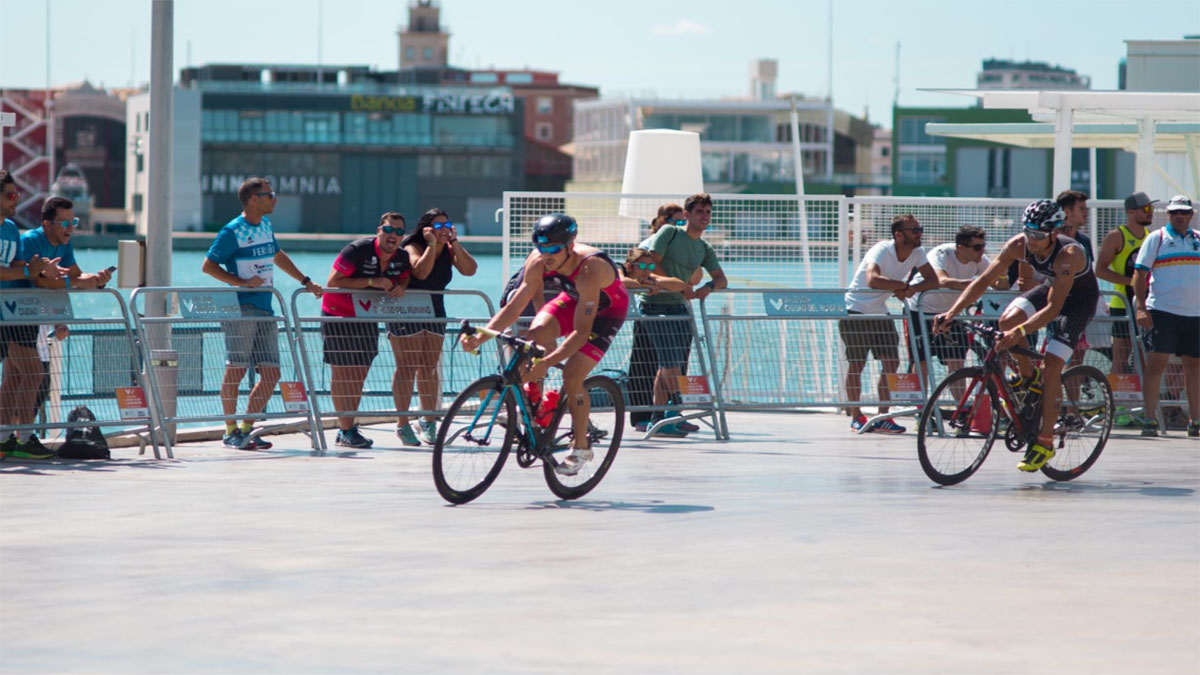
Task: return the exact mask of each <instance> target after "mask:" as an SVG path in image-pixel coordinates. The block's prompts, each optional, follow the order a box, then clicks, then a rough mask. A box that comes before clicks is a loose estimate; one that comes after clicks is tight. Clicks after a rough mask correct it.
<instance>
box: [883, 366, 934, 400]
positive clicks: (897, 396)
mask: <svg viewBox="0 0 1200 675" xmlns="http://www.w3.org/2000/svg"><path fill="white" fill-rule="evenodd" d="M885 376H886V377H887V383H888V392H889V393H890V394H891V397H892V400H893V401H916V402H917V403H922V402H924V401H925V394H924V392H922V391H921V379H920V378H919V377H918V376H917V374H916V373H887V374H886V375H885Z"/></svg>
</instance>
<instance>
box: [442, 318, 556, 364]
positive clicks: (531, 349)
mask: <svg viewBox="0 0 1200 675" xmlns="http://www.w3.org/2000/svg"><path fill="white" fill-rule="evenodd" d="M475 333H483V334H484V335H486V336H488V337H489V338H495V339H497V340H499V341H501V342H503V343H504V344H506V345H508V346H509V347H512V348H513V349H516V350H519V351H521V352H523V353H525V354H530V355H532V356H533V357H534V358H535V359H537V358H541V357H543V356H545V355H546V350H544V349H542V348H541V346H539V345H538V344H537V343H536V342H530V341H529V340H523V339H521V338H519V337H516V336H515V335H513V334H511V333H502V332H500V331H498V330H492V329H491V328H488V327H487V326H472V325H471V324H470V323H469V322H468V321H467V320H466V319H463V320H462V323H461V324H459V327H458V335H459V337H461V336H463V335H474V334H475ZM471 353H472V354H478V353H479V350H478V349H473V350H471Z"/></svg>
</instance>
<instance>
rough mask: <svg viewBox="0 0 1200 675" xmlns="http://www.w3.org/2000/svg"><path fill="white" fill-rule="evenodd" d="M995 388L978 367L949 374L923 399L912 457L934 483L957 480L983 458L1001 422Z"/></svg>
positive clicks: (965, 477) (969, 474)
mask: <svg viewBox="0 0 1200 675" xmlns="http://www.w3.org/2000/svg"><path fill="white" fill-rule="evenodd" d="M1000 416H1001V413H1000V410H999V404H998V403H997V401H996V394H995V391H994V387H992V386H990V383H989V382H988V381H987V379H986V373H985V372H984V370H983V369H982V368H977V367H972V368H961V369H959V370H956V371H955V372H953V373H951V374H950V375H949V376H948V377H947V378H946V379H944V380H942V383H941V384H939V385H938V387H937V389H935V390H934V391H933V395H932V396H930V397H929V400H928V401H926V402H925V408H924V410H923V411H922V412H921V422H920V426H919V427H918V429H917V457H918V458H919V459H920V460H921V468H922V469H924V471H925V475H926V476H929V478H930V479H931V480H933V482H935V483H937V484H939V485H954V484H956V483H961V482H963V481H964V480H966V479H967V478H969V477H970V476H971V474H973V473H975V471H976V470H978V469H979V466H980V465H981V464H983V460H984V459H986V458H987V456H988V452H990V451H991V449H992V443H994V442H995V440H996V432H997V429H998V428H999V426H1000Z"/></svg>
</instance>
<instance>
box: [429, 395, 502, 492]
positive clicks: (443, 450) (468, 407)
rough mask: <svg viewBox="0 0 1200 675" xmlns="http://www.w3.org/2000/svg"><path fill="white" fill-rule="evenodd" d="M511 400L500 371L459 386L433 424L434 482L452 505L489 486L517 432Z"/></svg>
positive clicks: (497, 474)
mask: <svg viewBox="0 0 1200 675" xmlns="http://www.w3.org/2000/svg"><path fill="white" fill-rule="evenodd" d="M516 419H517V415H516V403H514V402H513V397H512V394H511V392H509V391H507V390H506V388H505V383H504V380H503V379H502V378H501V377H500V376H499V375H492V376H489V377H483V378H480V379H479V380H476V381H475V382H474V383H473V384H471V385H470V386H469V387H467V388H466V389H464V390H463V391H462V393H461V394H459V395H458V398H456V399H454V403H451V404H450V408H449V410H447V411H446V416H445V417H443V418H442V424H441V427H440V428H439V429H438V435H437V443H435V444H434V446H433V484H434V485H436V486H437V491H438V494H440V495H442V498H444V499H445V500H446V501H448V502H450V503H452V504H465V503H467V502H469V501H471V500H472V499H475V498H476V497H478V496H479V495H481V494H483V493H484V491H486V490H487V489H488V487H489V486H491V484H492V482H493V481H495V480H496V476H499V475H500V469H502V468H503V467H504V460H505V459H507V458H508V453H509V451H510V450H511V449H512V446H513V442H514V441H515V440H516V437H517V434H516V431H514V429H515V428H516V424H515V420H516Z"/></svg>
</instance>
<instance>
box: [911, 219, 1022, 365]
mask: <svg viewBox="0 0 1200 675" xmlns="http://www.w3.org/2000/svg"><path fill="white" fill-rule="evenodd" d="M986 237H987V233H986V232H984V230H983V228H981V227H974V226H972V225H963V226H962V227H960V228H958V232H957V233H955V235H954V241H953V242H949V243H946V244H942V245H941V246H935V247H933V248H932V249H931V250H930V251H929V266H930V267H931V268H933V271H934V272H936V273H937V277H938V287H939V288H948V289H954V290H956V291H961V290H963V289H964V288H966V287H967V286H968V285H969V284H970V283H971V282H972V281H974V279H975V277H977V276H979V275H980V274H981V273H982V272H983V271H984V270H985V269H987V266H988V265H990V264H991V262H992V261H991V259H990V258H988V257H987V256H986V255H984V253H983V250H984V249H985V248H986V247H987V239H986ZM922 281H924V279H923V277H922V276H921V273H920V272H917V275H916V276H915V277H913V279H912V281H910V282H909V283H911V284H912V285H913V286H919V285H920V284H921V282H922ZM996 283H997V284H1002V285H1003V287H1004V288H1007V287H1008V283H1007V279H1005V278H1003V277H1001V278H1000V279H997V280H996ZM954 299H955V298H954V295H953V294H951V293H930V294H928V295H926V296H925V297H924V298H918V297H917V296H915V295H910V296H909V298H908V300H907V301H906V304H907V305H908V318H909V325H910V326H912V331H913V333H914V335H913V343H915V345H916V347H915V351H914V347H913V344H911V343H910V344H909V358H910V359H911V360H912V362H913V363H915V364H917V365H918V367H919V368H920V369H921V377H923V378H928V377H929V363H928V362H929V359H928V356H927V355H926V354H925V340H924V339H923V335H924V333H925V332H926V331H929V347H930V349H931V350H932V352H933V356H936V357H937V358H938V360H940V361H941V362H942V363H943V364H945V366H946V368H948V369H949V371H950V372H954V371H955V370H958V369H959V368H962V366H963V362H964V361H965V360H966V357H967V331H966V329H965V328H963V327H962V326H961V325H959V324H954V325H952V326H951V328H950V330H949V331H948V332H946V333H942V334H939V335H934V334H933V332H932V331H931V330H930V328H931V327H932V325H933V318H932V317H934V316H936V315H938V314H941V313H942V312H945V311H946V310H948V309H950V306H951V305H953V304H954ZM918 300H920V302H921V304H920V307H919V308H918V305H917V303H918ZM918 309H920V310H921V311H923V312H924V314H925V316H927V317H930V318H927V319H926V320H925V321H923V322H922V321H919V320H918V311H917V310H918Z"/></svg>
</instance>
